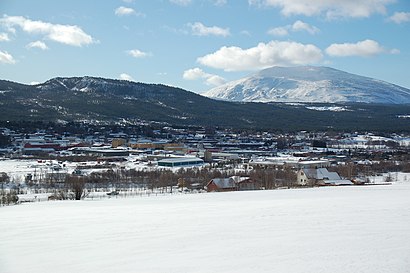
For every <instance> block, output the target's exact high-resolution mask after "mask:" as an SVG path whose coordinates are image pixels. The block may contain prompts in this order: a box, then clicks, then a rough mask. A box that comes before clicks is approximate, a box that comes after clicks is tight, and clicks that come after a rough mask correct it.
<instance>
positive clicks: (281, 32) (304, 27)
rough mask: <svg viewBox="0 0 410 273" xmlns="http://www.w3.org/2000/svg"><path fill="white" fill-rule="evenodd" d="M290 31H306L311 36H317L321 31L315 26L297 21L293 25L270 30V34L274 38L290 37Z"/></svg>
mask: <svg viewBox="0 0 410 273" xmlns="http://www.w3.org/2000/svg"><path fill="white" fill-rule="evenodd" d="M289 31H306V32H308V33H310V34H316V33H318V32H319V31H320V30H319V29H318V28H317V27H315V26H312V25H309V24H308V23H305V22H303V21H300V20H297V21H296V22H294V23H293V24H292V25H286V26H283V27H275V28H272V29H270V30H268V34H270V35H274V36H287V35H289Z"/></svg>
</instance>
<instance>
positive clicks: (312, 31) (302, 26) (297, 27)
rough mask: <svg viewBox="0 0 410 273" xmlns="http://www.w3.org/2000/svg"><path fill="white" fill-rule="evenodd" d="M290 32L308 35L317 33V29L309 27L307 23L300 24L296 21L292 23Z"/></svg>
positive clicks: (300, 22)
mask: <svg viewBox="0 0 410 273" xmlns="http://www.w3.org/2000/svg"><path fill="white" fill-rule="evenodd" d="M292 30H293V31H307V32H309V33H310V34H316V33H318V32H319V29H318V28H317V27H315V26H311V25H309V24H308V23H305V22H302V21H300V20H297V21H296V22H294V23H293V25H292Z"/></svg>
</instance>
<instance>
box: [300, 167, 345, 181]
mask: <svg viewBox="0 0 410 273" xmlns="http://www.w3.org/2000/svg"><path fill="white" fill-rule="evenodd" d="M303 171H304V172H305V174H306V176H307V177H308V178H313V179H320V180H322V179H323V180H341V178H340V176H339V175H338V174H337V173H336V172H329V171H328V170H327V169H326V168H317V169H304V170H303Z"/></svg>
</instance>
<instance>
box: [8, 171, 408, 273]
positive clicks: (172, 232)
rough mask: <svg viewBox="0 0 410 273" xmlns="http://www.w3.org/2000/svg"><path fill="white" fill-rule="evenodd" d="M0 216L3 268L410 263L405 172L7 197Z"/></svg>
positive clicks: (217, 268)
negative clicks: (131, 194)
mask: <svg viewBox="0 0 410 273" xmlns="http://www.w3.org/2000/svg"><path fill="white" fill-rule="evenodd" d="M409 178H410V175H409ZM405 179H406V180H407V177H406V178H405ZM0 218H1V222H0V272H1V273H19V272H21V273H27V272H30V273H45V272H54V273H59V272H67V273H68V272H70V273H71V272H95V273H103V272H110V273H112V272H143V273H149V272H156V273H160V272H161V273H164V272H175V273H184V272H204V273H205V272H207V273H209V272H213V273H218V272H232V273H240V272H291V273H297V272H304V273H306V272H312V273H313V272H315V273H319V272H326V273H330V272H332V273H337V272H340V273H346V272H349V273H350V272H351V273H356V272H361V273H363V272H368V273H377V272H410V182H407V181H405V180H404V179H403V180H402V181H401V182H397V183H395V184H393V185H387V186H363V187H337V188H336V187H333V188H330V187H329V188H312V189H297V190H274V191H257V192H256V191H255V192H231V193H208V194H186V195H172V196H171V195H167V196H156V197H155V196H151V197H147V196H145V197H135V198H132V199H104V200H94V201H91V200H88V201H50V202H40V203H31V204H22V205H17V206H11V207H2V208H0Z"/></svg>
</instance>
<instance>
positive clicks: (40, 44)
mask: <svg viewBox="0 0 410 273" xmlns="http://www.w3.org/2000/svg"><path fill="white" fill-rule="evenodd" d="M26 47H27V48H39V49H42V50H47V49H48V46H47V45H46V44H45V43H44V42H42V41H35V42H31V43H29V44H28V45H27V46H26Z"/></svg>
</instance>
